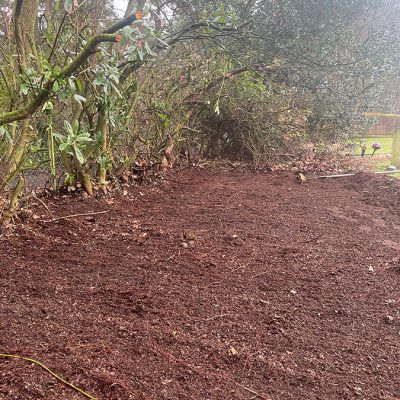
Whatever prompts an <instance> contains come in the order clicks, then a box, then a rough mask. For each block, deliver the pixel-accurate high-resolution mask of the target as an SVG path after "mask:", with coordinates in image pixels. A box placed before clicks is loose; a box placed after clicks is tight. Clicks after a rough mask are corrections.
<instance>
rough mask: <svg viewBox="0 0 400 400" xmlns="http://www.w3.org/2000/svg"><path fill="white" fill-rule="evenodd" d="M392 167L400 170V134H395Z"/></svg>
mask: <svg viewBox="0 0 400 400" xmlns="http://www.w3.org/2000/svg"><path fill="white" fill-rule="evenodd" d="M390 163H391V165H394V166H395V167H396V168H400V132H396V133H394V134H393V143H392V158H391V160H390Z"/></svg>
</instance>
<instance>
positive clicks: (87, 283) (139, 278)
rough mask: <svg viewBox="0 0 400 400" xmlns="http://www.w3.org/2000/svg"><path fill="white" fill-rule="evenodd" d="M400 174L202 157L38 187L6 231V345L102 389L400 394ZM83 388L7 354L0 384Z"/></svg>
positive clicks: (38, 391)
mask: <svg viewBox="0 0 400 400" xmlns="http://www.w3.org/2000/svg"><path fill="white" fill-rule="evenodd" d="M399 188H400V187H399V185H398V184H397V183H393V182H392V181H391V180H389V179H385V178H383V177H376V176H371V175H367V174H358V175H356V176H355V177H352V178H347V179H337V180H334V179H330V180H326V181H319V180H312V181H308V182H306V183H305V184H302V185H301V184H299V183H298V182H297V181H296V179H295V177H294V176H293V175H289V174H272V173H270V174H253V173H249V172H239V171H210V170H199V171H196V170H193V171H186V172H180V173H177V174H175V175H173V176H171V177H170V179H169V180H168V181H167V182H166V183H165V184H163V185H159V186H151V187H146V188H139V189H135V190H133V189H132V190H130V191H128V193H125V195H122V194H121V195H119V196H117V197H115V198H109V199H102V200H94V199H78V198H73V197H69V198H61V199H59V200H56V199H54V200H51V201H50V202H49V203H48V206H49V208H50V211H51V212H52V213H53V215H52V216H50V215H49V214H48V212H47V211H46V210H45V208H44V207H43V205H41V204H39V205H38V208H37V209H36V210H35V211H34V215H33V216H31V217H30V219H29V221H27V222H25V223H23V224H21V225H20V226H19V227H17V228H15V229H14V230H13V231H12V232H9V231H8V232H3V233H2V234H1V236H0V307H1V308H0V352H1V353H11V354H18V355H22V356H27V357H32V358H34V359H37V360H39V361H41V362H43V363H44V364H46V365H47V366H48V367H50V368H51V369H52V370H54V371H55V372H56V373H58V374H60V375H61V376H62V377H63V378H65V379H66V380H68V381H70V382H72V383H74V384H75V385H77V386H79V387H80V388H82V389H84V390H85V391H87V392H88V393H90V394H91V395H92V396H93V397H95V398H97V399H99V400H106V399H110V400H116V399H121V400H125V399H135V400H136V399H137V400H150V399H151V400H157V399H160V400H161V399H163V400H167V399H168V400H173V399H174V400H185V399H191V400H203V399H204V400H206V399H207V400H225V399H226V400H228V399H229V400H231V399H232V400H234V399H247V400H249V399H270V400H284V399H296V400H298V399H307V400H311V399H324V400H325V399H327V400H328V399H329V400H334V399H341V400H343V399H379V400H384V399H386V400H399V399H400V285H399V283H400V261H399V255H400V239H399V238H400V205H399V198H400V189H399ZM139 191H141V192H139ZM91 211H107V213H105V214H98V215H92V216H77V217H74V218H70V219H61V220H58V221H53V222H45V221H48V220H50V219H53V218H59V217H63V216H67V215H71V214H80V213H88V212H91ZM83 398H84V397H83V396H82V395H81V394H79V393H77V392H75V391H74V390H72V389H71V388H68V387H67V386H65V385H63V384H61V383H60V382H58V381H57V380H55V379H54V378H53V377H52V376H51V375H49V374H48V373H47V372H46V371H44V370H43V369H41V368H40V367H38V366H36V365H33V364H31V363H28V362H25V361H22V360H10V359H5V358H0V399H7V400H14V399H18V400H29V399H49V400H50V399H63V400H64V399H68V400H69V399H71V400H72V399H76V400H78V399H83Z"/></svg>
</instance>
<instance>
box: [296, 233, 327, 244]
mask: <svg viewBox="0 0 400 400" xmlns="http://www.w3.org/2000/svg"><path fill="white" fill-rule="evenodd" d="M322 235H323V233H320V234H319V235H317V236H314V237H313V238H311V239H308V240H303V241H301V242H299V243H301V244H307V243H311V242H313V241H314V240H318V239H319V238H320V237H321V236H322Z"/></svg>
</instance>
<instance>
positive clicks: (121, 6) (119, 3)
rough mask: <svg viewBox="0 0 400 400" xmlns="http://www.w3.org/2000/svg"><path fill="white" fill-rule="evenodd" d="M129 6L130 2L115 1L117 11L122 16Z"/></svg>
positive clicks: (123, 0) (124, 0) (125, 0)
mask: <svg viewBox="0 0 400 400" xmlns="http://www.w3.org/2000/svg"><path fill="white" fill-rule="evenodd" d="M127 4H128V0H114V6H115V10H116V11H118V13H119V14H121V15H123V14H124V12H125V9H126V5H127Z"/></svg>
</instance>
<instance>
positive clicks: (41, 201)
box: [32, 194, 53, 218]
mask: <svg viewBox="0 0 400 400" xmlns="http://www.w3.org/2000/svg"><path fill="white" fill-rule="evenodd" d="M32 197H33V198H34V199H35V200H37V201H38V202H39V203H40V204H41V205H42V206H43V207H44V208H45V209H46V211H47V212H48V213H49V215H50V217H52V218H53V213H52V212H51V211H50V209H49V207H48V206H47V204H46V203H45V202H44V201H43V200H42V199H40V198H39V197H37V196H36V194H33V195H32Z"/></svg>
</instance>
